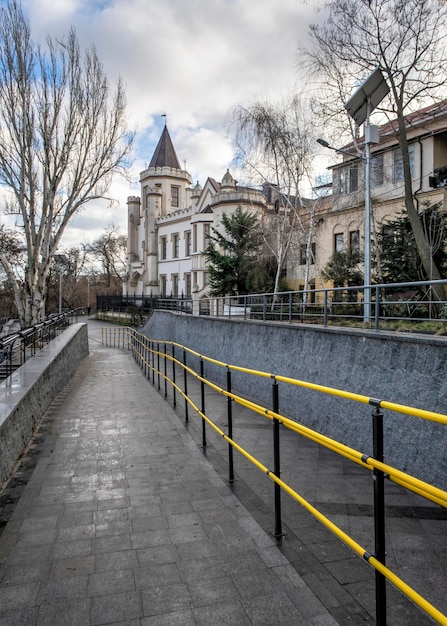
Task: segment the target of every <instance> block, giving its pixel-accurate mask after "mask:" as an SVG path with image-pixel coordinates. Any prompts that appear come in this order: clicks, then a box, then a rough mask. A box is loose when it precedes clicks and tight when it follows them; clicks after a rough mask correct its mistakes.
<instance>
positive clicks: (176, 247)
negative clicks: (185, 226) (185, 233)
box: [172, 233, 180, 259]
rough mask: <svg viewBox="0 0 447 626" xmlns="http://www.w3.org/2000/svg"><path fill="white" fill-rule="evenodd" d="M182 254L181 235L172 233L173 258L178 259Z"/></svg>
mask: <svg viewBox="0 0 447 626" xmlns="http://www.w3.org/2000/svg"><path fill="white" fill-rule="evenodd" d="M179 256H180V236H179V234H178V233H175V234H174V235H172V258H173V259H178V258H179Z"/></svg>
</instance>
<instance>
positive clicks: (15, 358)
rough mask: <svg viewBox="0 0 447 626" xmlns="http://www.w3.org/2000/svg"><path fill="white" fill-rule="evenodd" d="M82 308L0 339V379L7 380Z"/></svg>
mask: <svg viewBox="0 0 447 626" xmlns="http://www.w3.org/2000/svg"><path fill="white" fill-rule="evenodd" d="M83 310H84V308H78V309H73V310H71V311H66V312H64V313H60V314H59V315H54V316H52V317H49V318H48V319H46V320H43V321H42V322H39V323H38V324H35V325H34V326H29V327H27V328H23V329H21V330H19V331H17V332H15V333H11V334H9V335H6V336H4V337H1V338H0V357H1V358H0V365H2V369H3V371H2V372H1V373H0V378H2V379H5V378H6V379H7V378H8V377H9V376H11V374H12V373H13V371H14V370H15V369H17V368H18V367H20V366H21V365H23V364H24V363H25V361H27V360H28V359H29V358H30V357H32V356H34V355H35V354H36V352H37V351H38V350H40V349H41V348H43V347H44V346H45V345H46V344H47V343H48V342H49V341H51V339H53V338H54V337H55V336H56V334H57V333H59V332H61V331H62V330H63V329H64V328H65V327H66V326H67V325H68V324H69V323H70V320H71V319H72V318H73V317H77V316H78V315H79V314H80V313H81V312H82V311H83Z"/></svg>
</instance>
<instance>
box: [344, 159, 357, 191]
mask: <svg viewBox="0 0 447 626" xmlns="http://www.w3.org/2000/svg"><path fill="white" fill-rule="evenodd" d="M358 190H359V166H358V165H350V166H349V167H344V168H343V169H341V170H340V193H341V194H342V195H344V194H348V193H354V192H356V191H358Z"/></svg>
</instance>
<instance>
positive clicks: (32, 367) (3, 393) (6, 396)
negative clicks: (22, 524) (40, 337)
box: [0, 324, 88, 485]
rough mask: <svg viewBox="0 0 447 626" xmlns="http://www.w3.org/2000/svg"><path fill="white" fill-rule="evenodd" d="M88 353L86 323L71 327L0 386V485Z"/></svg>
mask: <svg viewBox="0 0 447 626" xmlns="http://www.w3.org/2000/svg"><path fill="white" fill-rule="evenodd" d="M87 354H88V333H87V324H74V325H72V326H69V327H68V328H67V329H66V330H65V331H64V332H63V333H61V335H59V337H56V338H55V339H53V341H51V342H50V343H49V344H48V345H47V346H45V347H44V348H43V349H42V350H41V351H40V352H38V353H37V354H36V355H35V356H33V357H32V358H31V359H29V360H28V361H26V363H24V364H23V365H22V367H20V368H19V369H18V370H17V371H16V372H14V374H13V375H12V376H10V377H9V378H8V379H7V380H5V381H4V382H3V383H2V384H1V385H0V485H1V484H2V482H3V481H4V480H5V479H6V478H7V477H8V476H9V474H10V473H11V471H12V469H13V468H14V466H15V464H16V462H17V460H18V458H19V456H20V454H21V453H22V451H23V449H24V447H25V446H26V444H27V442H28V441H29V439H30V437H31V436H32V433H33V431H34V429H35V427H36V425H37V423H38V422H39V420H40V419H41V417H42V416H43V414H44V413H45V411H46V410H47V409H48V407H49V406H50V404H51V402H52V401H53V400H54V398H55V397H56V396H57V394H58V393H59V392H60V391H61V390H62V389H63V388H64V387H65V385H66V384H67V383H68V382H69V381H70V379H71V377H72V376H73V374H74V373H75V371H76V369H77V368H78V366H79V364H80V362H81V360H82V359H83V358H84V357H85V356H86V355H87Z"/></svg>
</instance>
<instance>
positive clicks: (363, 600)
mask: <svg viewBox="0 0 447 626" xmlns="http://www.w3.org/2000/svg"><path fill="white" fill-rule="evenodd" d="M88 325H89V346H90V354H89V356H88V357H87V358H86V359H84V361H83V362H82V364H81V367H80V368H79V370H78V371H77V373H76V374H75V376H74V378H73V379H72V381H71V383H70V384H69V385H68V386H67V387H66V389H65V390H64V392H63V393H62V394H60V396H59V397H58V398H56V400H55V401H54V402H53V404H52V405H51V407H50V409H49V410H48V412H47V413H46V415H45V416H44V419H43V420H42V423H41V425H40V428H39V431H38V432H37V433H36V436H35V437H34V439H33V441H32V443H31V445H30V446H29V448H28V450H27V451H26V453H25V455H24V457H23V459H22V462H21V464H20V465H19V466H18V467H17V471H16V472H15V474H14V476H13V478H12V479H11V480H10V481H9V483H8V484H7V485H6V486H4V489H3V492H0V523H3V532H2V534H1V535H0V626H14V625H19V624H27V625H39V626H40V625H41V626H47V625H52V624H54V625H55V626H63V625H65V624H67V625H69V626H71V625H73V626H81V625H84V624H85V625H88V626H90V625H92V626H93V625H100V624H108V625H120V626H126V625H127V626H136V625H138V626H149V625H151V626H154V625H157V626H165V625H175V624H179V625H182V626H190V625H204V626H205V625H206V626H208V625H211V624H212V625H213V626H214V625H216V626H219V625H227V624H228V625H232V626H244V625H246V624H247V625H251V624H252V625H260V626H261V625H265V626H289V625H290V626H292V625H294V626H300V625H306V626H326V625H327V626H332V625H335V624H340V625H342V626H348V625H350V624H356V626H357V625H359V624H364V625H365V624H366V625H372V624H375V619H374V615H375V608H374V607H375V599H374V576H373V574H372V570H371V568H370V567H369V566H368V565H367V563H366V562H363V561H362V560H361V559H359V558H358V557H357V556H355V555H353V554H352V553H351V551H350V550H349V549H348V548H347V547H346V546H344V545H343V544H341V543H340V542H339V541H338V540H337V539H335V538H334V537H333V535H332V534H331V533H330V532H329V531H327V530H326V529H325V528H323V527H322V526H321V525H320V524H319V523H318V522H316V521H315V520H314V519H312V518H311V517H310V516H309V515H307V513H306V512H305V511H300V510H299V509H298V511H297V505H296V503H293V502H290V503H289V502H288V501H287V500H285V501H284V503H283V510H284V511H285V524H284V529H285V532H286V533H287V536H286V537H285V538H284V540H282V541H280V542H277V541H276V540H275V539H274V537H273V536H272V534H271V533H270V532H269V530H271V529H272V527H273V524H274V519H273V513H272V511H273V502H272V500H273V492H272V489H271V484H270V483H269V481H266V480H265V477H264V476H263V475H262V473H261V472H259V471H258V470H256V469H254V468H252V467H250V465H249V464H248V463H247V462H245V461H244V459H242V458H239V457H236V458H235V471H236V480H235V482H234V483H231V484H230V483H228V482H227V480H226V474H227V469H226V467H225V463H226V460H225V455H226V444H225V442H224V441H222V439H221V438H220V439H219V438H218V437H217V435H216V436H213V434H212V432H211V431H210V432H209V433H208V446H207V448H206V449H204V450H202V449H201V448H200V441H201V432H200V430H201V425H200V422H199V420H198V419H197V420H196V419H195V418H193V416H192V415H191V416H190V421H189V422H188V424H185V423H184V419H183V416H182V403H181V402H178V404H177V407H176V409H175V410H174V409H173V408H172V403H170V402H169V400H170V398H169V397H168V401H166V400H165V398H164V397H163V389H162V390H157V387H156V385H155V386H153V385H151V384H150V383H149V382H148V381H146V380H145V379H144V377H143V376H142V373H141V371H140V369H139V368H138V366H137V365H136V363H135V362H134V360H133V358H132V356H131V354H130V353H129V352H127V351H124V350H119V349H111V348H107V347H104V346H103V345H101V328H102V327H104V326H106V324H105V323H104V322H99V321H95V320H89V322H88ZM190 391H191V393H196V394H197V397H199V396H200V389H199V388H198V387H197V390H195V391H194V389H191V387H190ZM207 409H208V410H209V411H211V412H212V413H213V415H215V416H217V419H218V420H219V416H220V415H222V423H223V421H224V416H225V403H224V404H222V398H219V397H218V398H215V399H213V398H211V397H207ZM236 410H237V415H236V414H235V421H236V422H237V424H238V434H240V435H241V437H242V440H243V442H244V443H245V444H247V447H249V449H250V450H254V451H256V452H258V451H261V452H262V453H263V454H264V455H266V456H267V455H269V454H270V443H271V435H270V430H271V427H270V426H269V425H266V426H265V427H264V426H262V425H261V424H260V423H259V420H254V419H253V417H252V416H251V415H250V412H249V411H247V410H245V409H242V408H239V409H236V407H235V411H236ZM267 431H268V432H267ZM284 444H285V445H284ZM284 444H283V450H284V452H283V453H282V454H284V457H287V459H288V463H287V466H288V467H291V468H293V467H295V468H296V473H297V475H298V476H300V478H301V483H302V488H303V490H304V492H305V493H306V495H307V496H308V497H309V498H311V499H313V500H314V501H316V502H317V503H318V505H319V506H320V507H321V508H322V509H323V510H324V511H325V512H326V513H328V514H330V515H331V517H332V518H333V519H336V520H337V522H338V523H340V524H341V525H342V526H344V527H346V528H349V529H351V530H354V531H355V532H356V534H357V535H358V536H360V537H363V536H365V537H366V536H368V537H370V536H371V489H370V487H371V484H370V482H371V476H370V475H369V474H368V475H366V474H364V473H362V471H361V470H362V468H356V467H354V468H352V464H349V467H348V463H345V461H343V459H340V458H334V455H333V454H332V453H330V452H329V451H327V450H324V449H319V448H317V447H316V446H315V444H313V443H312V442H307V443H303V444H300V447H299V448H297V446H296V443H292V440H291V441H290V442H289V441H288V440H285V441H284ZM285 466H286V464H284V467H285ZM290 471H295V470H293V469H292V470H290ZM422 503H424V504H422ZM387 506H388V509H389V510H388V513H389V514H390V516H391V521H390V524H389V527H388V534H389V535H390V539H391V541H390V544H389V545H391V546H392V549H393V551H392V553H391V554H389V555H387V558H390V560H391V561H393V563H394V564H395V565H397V566H398V567H400V571H401V573H402V575H403V576H405V575H407V577H408V576H410V578H411V576H415V577H416V578H413V579H411V580H410V582H412V583H414V585H415V587H416V588H417V589H418V590H419V591H420V592H421V593H422V594H424V593H427V597H428V598H429V599H430V601H433V602H434V604H436V606H438V607H439V608H440V609H441V610H444V612H446V601H447V600H446V597H445V595H446V594H445V589H446V588H447V587H446V581H447V577H446V564H447V552H446V547H445V546H446V545H447V543H446V522H445V519H446V516H445V511H443V510H441V509H440V508H439V507H435V506H433V507H432V506H426V503H425V501H423V500H422V499H419V498H418V496H415V495H414V494H406V492H404V490H403V489H400V488H399V487H398V486H393V489H392V492H391V494H390V497H389V498H388V500H387ZM1 530H2V529H1V528H0V531H1ZM412 572H416V573H415V574H414V573H412ZM421 585H422V588H421ZM388 600H389V611H388V621H387V623H388V626H407V625H408V624H412V625H415V626H418V625H420V626H426V625H427V626H428V625H429V624H432V623H433V622H432V620H431V619H430V618H428V617H427V616H426V615H424V614H423V613H422V612H421V611H420V610H419V609H418V608H417V607H414V606H413V605H411V603H410V602H409V601H408V600H407V599H406V598H403V597H402V596H401V595H400V594H399V593H398V592H397V591H395V590H393V589H392V588H391V589H390V591H389V593H388Z"/></svg>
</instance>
